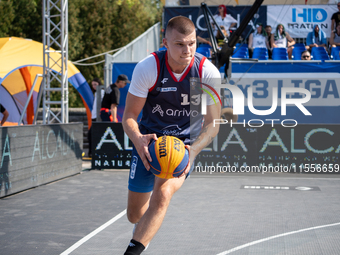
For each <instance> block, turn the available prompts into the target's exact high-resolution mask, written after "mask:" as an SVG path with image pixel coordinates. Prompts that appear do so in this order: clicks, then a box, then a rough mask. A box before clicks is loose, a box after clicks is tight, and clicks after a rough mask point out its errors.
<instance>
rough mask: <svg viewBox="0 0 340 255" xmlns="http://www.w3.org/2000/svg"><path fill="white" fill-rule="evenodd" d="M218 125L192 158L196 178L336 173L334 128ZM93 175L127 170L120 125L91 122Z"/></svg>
mask: <svg viewBox="0 0 340 255" xmlns="http://www.w3.org/2000/svg"><path fill="white" fill-rule="evenodd" d="M254 126H255V123H253V124H252V126H249V125H247V123H238V124H233V125H232V126H230V124H223V125H221V126H220V132H219V134H218V136H217V137H216V138H215V140H214V141H213V142H212V143H211V144H210V145H209V146H208V147H207V148H205V149H204V150H203V151H202V152H201V153H200V154H199V155H198V156H197V158H196V161H195V170H194V171H196V172H262V173H266V172H282V173H287V172H291V173H339V172H340V169H339V164H340V163H339V155H340V128H339V125H322V124H314V125H308V124H298V125H297V126H295V127H288V125H286V127H285V126H282V125H280V124H273V125H272V124H265V125H263V126H259V127H254ZM92 130H93V135H92V139H93V140H92V146H93V147H92V151H93V152H94V153H93V158H92V168H93V169H110V168H111V169H112V168H114V169H128V168H130V164H131V163H130V160H131V151H132V143H131V141H130V140H129V138H128V137H127V135H126V134H125V133H124V131H123V127H122V125H121V123H109V122H95V123H93V129H92Z"/></svg>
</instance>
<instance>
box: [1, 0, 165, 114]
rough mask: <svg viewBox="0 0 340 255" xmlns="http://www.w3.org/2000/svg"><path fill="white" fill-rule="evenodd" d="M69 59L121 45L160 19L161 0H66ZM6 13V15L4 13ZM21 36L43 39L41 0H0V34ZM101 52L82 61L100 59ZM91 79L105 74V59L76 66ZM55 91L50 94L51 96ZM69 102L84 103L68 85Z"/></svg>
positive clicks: (77, 105)
mask: <svg viewBox="0 0 340 255" xmlns="http://www.w3.org/2000/svg"><path fill="white" fill-rule="evenodd" d="M68 4H69V5H68V20H69V22H68V30H69V43H68V48H69V56H68V57H69V60H71V61H75V60H80V59H84V58H87V57H90V56H94V55H97V54H100V53H104V52H107V51H110V50H113V49H117V48H120V47H122V46H124V45H126V44H128V43H129V42H131V41H132V40H133V39H135V38H136V37H137V36H139V35H140V34H142V33H143V32H144V31H146V30H147V29H148V28H149V27H151V26H152V25H154V24H155V23H157V22H159V21H161V15H162V8H161V6H162V3H161V1H160V0H71V1H68ZM4 13H6V15H3V14H4ZM9 36H16V37H24V38H30V39H32V40H35V41H38V42H42V0H0V37H9ZM104 58H105V57H104V56H101V57H97V58H95V59H92V60H89V61H87V62H85V63H92V62H99V61H101V60H104ZM77 68H78V69H79V70H80V72H81V73H82V74H83V75H84V77H85V79H86V80H87V81H88V83H90V81H91V80H92V79H93V78H94V77H99V78H101V80H103V78H104V70H103V68H104V63H102V64H98V65H94V66H77ZM56 97H57V95H52V99H54V98H56ZM69 106H70V107H83V102H82V100H81V98H80V96H79V93H78V92H77V91H76V90H75V89H74V88H73V86H71V85H70V88H69Z"/></svg>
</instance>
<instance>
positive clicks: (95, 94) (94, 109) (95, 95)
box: [91, 89, 105, 119]
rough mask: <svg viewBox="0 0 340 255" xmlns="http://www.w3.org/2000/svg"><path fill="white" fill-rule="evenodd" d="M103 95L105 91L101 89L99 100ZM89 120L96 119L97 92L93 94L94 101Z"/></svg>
mask: <svg viewBox="0 0 340 255" xmlns="http://www.w3.org/2000/svg"><path fill="white" fill-rule="evenodd" d="M104 95H105V90H103V89H101V99H103V97H104ZM91 115H92V116H91V118H92V119H96V118H97V91H96V92H95V93H94V100H93V105H92V111H91Z"/></svg>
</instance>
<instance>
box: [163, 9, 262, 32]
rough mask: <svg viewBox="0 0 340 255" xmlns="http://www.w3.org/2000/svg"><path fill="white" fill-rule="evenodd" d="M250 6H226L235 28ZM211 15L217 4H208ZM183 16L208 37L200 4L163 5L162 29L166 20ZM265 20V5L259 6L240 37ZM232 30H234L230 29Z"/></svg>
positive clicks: (215, 10) (216, 11)
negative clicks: (234, 20) (186, 5)
mask: <svg viewBox="0 0 340 255" xmlns="http://www.w3.org/2000/svg"><path fill="white" fill-rule="evenodd" d="M250 7H251V6H239V5H238V6H227V14H230V15H231V16H232V17H233V18H234V19H236V20H237V21H238V22H237V23H238V24H237V25H236V27H234V28H232V29H235V30H236V28H237V27H238V25H239V24H240V23H241V21H242V20H243V18H244V17H245V15H246V14H247V12H248V11H249V10H250ZM208 8H209V9H210V11H211V13H212V14H213V15H215V14H217V13H218V10H217V8H218V6H208ZM179 15H181V16H185V17H188V18H189V19H191V20H192V21H193V22H194V24H195V26H196V29H197V30H196V32H197V35H199V36H201V37H203V38H208V37H209V34H208V32H207V26H206V23H205V20H204V16H203V12H202V10H201V7H200V6H188V7H164V22H163V26H164V31H165V28H166V26H167V24H168V21H169V20H170V19H171V18H173V17H175V16H179ZM266 22H267V6H261V7H260V8H259V10H258V12H257V13H256V14H255V15H254V18H253V19H252V20H251V21H250V22H249V25H248V26H247V28H246V29H245V30H244V31H243V33H242V37H243V38H247V37H248V36H249V33H251V32H252V31H253V30H254V29H255V25H256V23H262V24H263V25H264V26H265V25H266ZM232 31H234V30H232Z"/></svg>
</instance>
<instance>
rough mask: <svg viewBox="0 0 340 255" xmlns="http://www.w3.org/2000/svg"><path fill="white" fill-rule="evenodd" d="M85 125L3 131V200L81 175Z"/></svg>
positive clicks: (0, 171)
mask: <svg viewBox="0 0 340 255" xmlns="http://www.w3.org/2000/svg"><path fill="white" fill-rule="evenodd" d="M82 149H83V123H72V124H52V125H25V126H16V127H15V126H13V127H1V128H0V197H3V196H7V195H11V194H14V193H17V192H21V191H23V190H26V189H30V188H33V187H37V186H39V185H42V184H46V183H49V182H53V181H56V180H58V179H61V178H65V177H67V176H71V175H74V174H77V173H80V172H81V170H82V158H81V154H82Z"/></svg>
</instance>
